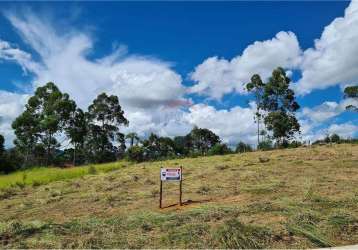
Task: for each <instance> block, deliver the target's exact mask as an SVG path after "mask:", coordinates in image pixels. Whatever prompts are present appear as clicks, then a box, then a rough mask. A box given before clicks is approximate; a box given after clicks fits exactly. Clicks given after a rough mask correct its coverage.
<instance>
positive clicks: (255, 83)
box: [246, 74, 265, 144]
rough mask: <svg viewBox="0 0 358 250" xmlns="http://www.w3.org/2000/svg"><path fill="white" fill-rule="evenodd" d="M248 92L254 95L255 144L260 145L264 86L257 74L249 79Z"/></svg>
mask: <svg viewBox="0 0 358 250" xmlns="http://www.w3.org/2000/svg"><path fill="white" fill-rule="evenodd" d="M246 89H247V91H248V92H251V93H253V94H254V97H255V103H256V113H255V122H256V123H257V144H259V143H260V121H261V119H262V114H261V110H262V108H263V103H262V101H263V95H264V91H265V84H264V83H263V82H262V80H261V77H260V76H259V75H257V74H255V75H253V76H252V77H251V82H249V83H247V84H246Z"/></svg>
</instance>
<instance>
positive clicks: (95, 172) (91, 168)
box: [88, 165, 97, 174]
mask: <svg viewBox="0 0 358 250" xmlns="http://www.w3.org/2000/svg"><path fill="white" fill-rule="evenodd" d="M88 174H97V169H96V168H95V167H94V166H92V165H91V166H89V167H88Z"/></svg>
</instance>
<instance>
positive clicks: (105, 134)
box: [87, 93, 128, 162]
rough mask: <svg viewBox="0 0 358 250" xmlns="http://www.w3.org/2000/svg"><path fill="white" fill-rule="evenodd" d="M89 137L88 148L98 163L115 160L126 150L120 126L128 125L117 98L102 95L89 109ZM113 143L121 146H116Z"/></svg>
mask: <svg viewBox="0 0 358 250" xmlns="http://www.w3.org/2000/svg"><path fill="white" fill-rule="evenodd" d="M87 117H88V123H89V137H88V140H87V146H88V149H89V150H90V153H91V154H92V156H93V157H94V160H95V161H97V162H104V161H109V160H113V157H115V155H116V154H117V153H119V152H122V151H123V150H124V149H125V139H124V135H123V134H122V133H120V132H119V126H121V125H125V126H127V125H128V120H127V119H126V118H125V117H124V111H123V110H122V107H121V105H120V104H119V100H118V97H117V96H114V95H111V96H108V95H107V94H105V93H102V94H100V95H98V96H97V98H96V99H95V100H94V101H93V103H92V104H91V105H90V106H89V107H88V113H87ZM113 143H116V144H119V146H118V147H117V146H114V145H113Z"/></svg>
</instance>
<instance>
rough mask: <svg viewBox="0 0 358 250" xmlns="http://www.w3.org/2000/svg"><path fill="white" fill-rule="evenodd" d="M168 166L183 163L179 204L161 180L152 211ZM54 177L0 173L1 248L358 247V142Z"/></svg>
mask: <svg viewBox="0 0 358 250" xmlns="http://www.w3.org/2000/svg"><path fill="white" fill-rule="evenodd" d="M171 166H173V167H175V166H182V167H183V177H184V181H183V201H184V205H183V206H179V205H178V204H176V203H177V202H178V183H164V196H163V203H164V206H165V208H164V209H159V208H158V199H159V197H158V195H159V170H160V167H171ZM36 171H37V172H36ZM45 171H53V172H51V174H50V172H47V174H44V173H46V172H45ZM56 171H57V172H56ZM61 171H62V172H61ZM61 171H58V170H52V169H50V170H48V169H47V170H41V169H35V170H33V172H31V171H28V172H26V174H25V175H24V173H16V175H9V176H1V177H0V181H3V183H4V184H3V185H2V187H1V185H0V188H1V190H0V247H1V248H317V247H329V246H341V245H349V244H358V205H357V204H358V145H348V144H341V145H332V146H329V145H326V146H315V147H313V148H297V149H286V150H274V151H266V152H252V153H245V154H231V155H225V156H211V157H198V158H187V159H181V160H168V161H159V162H152V163H149V162H146V163H141V164H133V163H128V162H117V163H113V164H106V165H98V166H92V167H82V168H70V169H66V170H61ZM66 171H68V172H66ZM71 171H72V172H71ZM69 173H71V174H69ZM40 175H41V178H40V177H38V178H37V179H36V178H35V177H36V176H40ZM50 175H51V176H53V178H52V177H51V178H52V179H51V178H50V177H49V176H50ZM6 178H7V179H8V181H7V182H6V183H7V184H5V181H6ZM46 178H47V179H46ZM15 179H16V182H17V184H14V183H15V182H14V183H12V182H11V181H12V180H15ZM34 180H36V181H34ZM11 183H12V187H10V184H11ZM46 183H47V184H46Z"/></svg>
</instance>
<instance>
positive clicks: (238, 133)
mask: <svg viewBox="0 0 358 250" xmlns="http://www.w3.org/2000/svg"><path fill="white" fill-rule="evenodd" d="M357 9H358V6H357V4H356V3H350V2H348V1H329V2H322V1H315V2H307V1H301V2H290V1H287V2H282V1H274V2H270V1H264V2H243V1H240V2H153V3H151V2H132V3H128V2H103V3H99V2H88V3H85V2H83V3H82V2H77V3H63V2H56V3H44V2H36V3H2V4H1V5H0V10H1V15H0V116H1V117H2V124H1V125H0V133H2V134H5V136H6V139H7V145H11V141H12V140H13V137H14V136H13V134H12V131H11V128H10V124H11V121H12V120H13V119H14V118H15V117H16V116H17V115H18V114H19V113H20V112H21V110H22V109H23V105H24V103H26V100H27V98H28V96H29V95H31V93H33V91H34V89H35V88H36V86H39V85H42V84H45V83H46V82H47V81H54V82H55V83H56V84H58V85H59V87H60V88H61V90H63V91H64V92H68V93H69V94H71V96H72V97H73V98H74V99H75V101H76V102H77V103H78V104H79V105H80V106H81V107H83V108H85V107H86V106H88V104H89V103H90V102H91V100H92V99H93V98H94V97H95V96H96V95H97V94H99V93H100V92H103V91H106V92H110V93H113V94H116V95H118V96H119V97H120V100H121V103H122V105H123V107H124V109H125V111H126V114H127V116H128V118H129V121H130V126H129V127H128V128H123V131H124V132H129V131H137V132H139V134H140V135H141V136H145V135H147V134H148V133H150V132H155V133H158V134H161V135H165V136H174V135H178V134H184V133H186V132H188V131H189V130H190V129H191V128H192V126H194V125H198V126H200V127H207V128H209V129H212V130H213V131H215V132H216V133H218V134H219V135H220V136H221V137H222V138H223V140H224V141H225V142H227V143H229V144H235V143H236V142H237V141H239V140H244V141H246V142H248V143H252V144H253V143H255V130H254V123H253V120H252V113H253V110H254V107H253V105H252V103H251V104H250V103H249V101H250V100H251V96H250V95H248V94H247V93H246V92H245V90H244V89H243V87H242V86H243V84H244V83H246V82H248V80H249V78H250V76H251V75H252V74H254V73H259V74H260V75H261V76H262V77H263V78H267V77H268V76H269V73H270V72H271V71H272V69H274V68H276V67H277V66H282V67H284V68H285V69H286V70H287V72H288V73H289V74H291V75H292V80H293V82H294V83H293V88H294V89H295V90H296V92H297V94H298V101H299V103H300V105H301V107H302V108H301V109H300V111H299V112H298V117H299V118H300V122H301V125H302V134H301V135H300V138H301V139H302V140H315V139H318V138H320V137H322V136H324V135H325V134H327V133H335V132H336V133H338V134H341V135H342V136H345V137H351V136H357V131H358V127H357V125H356V124H357V121H358V120H357V117H356V114H351V113H348V112H344V106H345V105H346V104H349V103H351V102H354V101H353V100H342V88H343V87H344V86H346V85H351V84H355V83H357V82H358V81H357V80H358V60H356V59H354V58H352V55H356V54H357V53H356V52H358V45H357V44H358V43H357V42H356V41H357V39H358V12H357Z"/></svg>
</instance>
